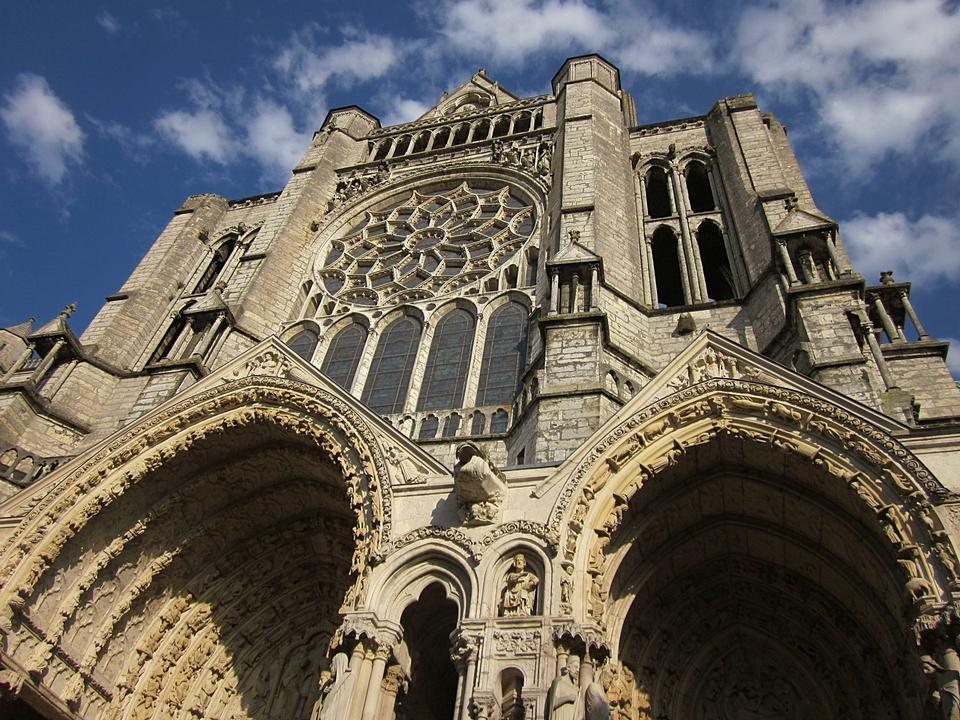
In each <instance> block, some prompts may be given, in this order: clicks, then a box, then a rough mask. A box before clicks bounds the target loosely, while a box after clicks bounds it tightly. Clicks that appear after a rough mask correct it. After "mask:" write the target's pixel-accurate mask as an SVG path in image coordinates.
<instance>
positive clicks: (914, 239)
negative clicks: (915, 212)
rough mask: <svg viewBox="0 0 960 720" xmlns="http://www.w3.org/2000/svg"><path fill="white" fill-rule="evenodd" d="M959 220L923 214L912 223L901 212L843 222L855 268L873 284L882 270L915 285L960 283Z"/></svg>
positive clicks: (846, 240)
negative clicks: (937, 282)
mask: <svg viewBox="0 0 960 720" xmlns="http://www.w3.org/2000/svg"><path fill="white" fill-rule="evenodd" d="M958 224H960V218H956V217H953V218H951V217H941V216H934V215H923V216H921V217H920V218H919V219H917V220H916V221H911V220H909V219H908V218H907V217H906V216H905V215H904V214H903V213H902V212H895V213H879V214H877V215H873V216H869V215H858V216H856V217H854V218H853V219H851V220H847V221H846V222H843V223H841V225H840V227H841V228H842V230H843V239H844V242H845V243H846V245H847V249H848V250H849V251H850V254H851V256H852V260H853V264H854V267H855V268H857V270H859V271H860V272H861V273H863V275H864V276H865V277H866V279H867V281H868V282H870V283H875V282H877V281H878V278H879V275H880V272H881V271H882V270H893V271H894V273H895V275H896V276H899V278H900V279H908V278H909V279H910V280H912V281H915V282H936V281H938V280H946V281H950V282H958V281H960V243H958V242H957V241H956V231H957V227H958Z"/></svg>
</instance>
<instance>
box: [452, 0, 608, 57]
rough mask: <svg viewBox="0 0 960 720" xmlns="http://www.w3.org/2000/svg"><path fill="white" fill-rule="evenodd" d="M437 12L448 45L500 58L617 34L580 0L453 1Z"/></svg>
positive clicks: (595, 42) (602, 42)
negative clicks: (440, 15) (539, 0)
mask: <svg viewBox="0 0 960 720" xmlns="http://www.w3.org/2000/svg"><path fill="white" fill-rule="evenodd" d="M439 11H440V13H441V14H442V17H443V18H444V21H443V25H442V27H441V32H442V33H443V34H444V35H445V36H446V39H447V41H448V43H449V44H450V45H451V46H452V47H454V48H457V49H459V50H461V51H469V52H476V53H482V54H484V55H486V56H488V57H490V58H491V59H493V60H496V61H501V62H516V61H519V60H521V59H523V58H524V57H526V56H528V55H530V54H532V53H534V52H537V51H539V50H543V49H546V48H563V47H589V46H593V47H597V48H600V47H606V46H608V45H609V44H610V43H611V42H612V41H613V40H614V39H615V37H616V33H615V31H614V30H613V28H614V25H613V24H612V23H611V22H610V18H608V17H607V16H606V15H604V14H603V13H602V12H600V11H598V10H595V9H594V8H592V7H590V6H589V5H587V4H585V3H583V2H580V1H579V0H545V1H544V2H536V1H535V0H456V1H455V2H450V3H446V4H444V5H442V6H440V7H439Z"/></svg>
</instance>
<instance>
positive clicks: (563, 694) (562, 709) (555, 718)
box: [547, 655, 583, 720]
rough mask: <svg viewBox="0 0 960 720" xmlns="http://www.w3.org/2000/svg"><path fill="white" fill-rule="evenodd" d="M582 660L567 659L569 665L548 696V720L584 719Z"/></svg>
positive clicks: (557, 678) (572, 657) (561, 669)
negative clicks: (581, 691) (580, 678)
mask: <svg viewBox="0 0 960 720" xmlns="http://www.w3.org/2000/svg"><path fill="white" fill-rule="evenodd" d="M579 677H580V658H579V657H577V656H576V655H570V656H568V657H567V664H566V665H564V666H563V667H562V668H560V674H559V675H557V677H556V679H555V680H554V681H553V683H552V684H551V685H550V692H549V693H548V694H547V712H548V713H549V715H548V716H547V718H548V720H574V718H576V719H577V720H580V718H582V717H583V702H582V701H581V698H580V685H579V684H578V683H579Z"/></svg>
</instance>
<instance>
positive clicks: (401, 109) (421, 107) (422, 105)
mask: <svg viewBox="0 0 960 720" xmlns="http://www.w3.org/2000/svg"><path fill="white" fill-rule="evenodd" d="M386 104H387V106H388V107H389V108H390V109H389V110H387V113H386V115H384V116H383V117H382V118H380V122H381V124H382V125H383V126H384V127H387V126H389V125H398V124H400V123H407V122H412V121H413V120H416V119H417V118H418V117H420V116H421V115H423V114H424V113H425V112H426V111H427V110H429V109H430V108H432V107H433V103H432V102H424V101H422V100H410V99H408V98H403V97H394V98H391V99H390V100H388V101H387V103H386Z"/></svg>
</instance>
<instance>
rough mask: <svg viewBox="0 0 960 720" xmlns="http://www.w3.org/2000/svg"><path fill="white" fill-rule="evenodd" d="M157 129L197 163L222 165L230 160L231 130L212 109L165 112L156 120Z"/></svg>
mask: <svg viewBox="0 0 960 720" xmlns="http://www.w3.org/2000/svg"><path fill="white" fill-rule="evenodd" d="M154 127H155V128H156V129H157V131H158V132H159V133H160V134H161V135H162V136H163V137H164V138H166V139H167V140H169V141H170V142H172V143H174V144H175V145H176V146H177V147H179V148H180V149H181V150H183V151H184V152H185V153H187V154H188V155H189V156H190V157H192V158H193V159H194V160H197V161H202V160H204V159H208V160H213V161H214V162H217V163H220V164H226V163H227V162H229V160H230V153H231V149H232V146H233V141H232V140H231V136H230V130H229V129H228V128H227V125H226V123H224V121H223V119H222V118H221V117H220V116H219V115H218V114H217V113H216V112H215V111H213V110H197V111H196V112H186V111H183V110H175V111H170V112H165V113H163V114H162V115H160V117H158V118H157V119H156V120H155V121H154Z"/></svg>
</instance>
